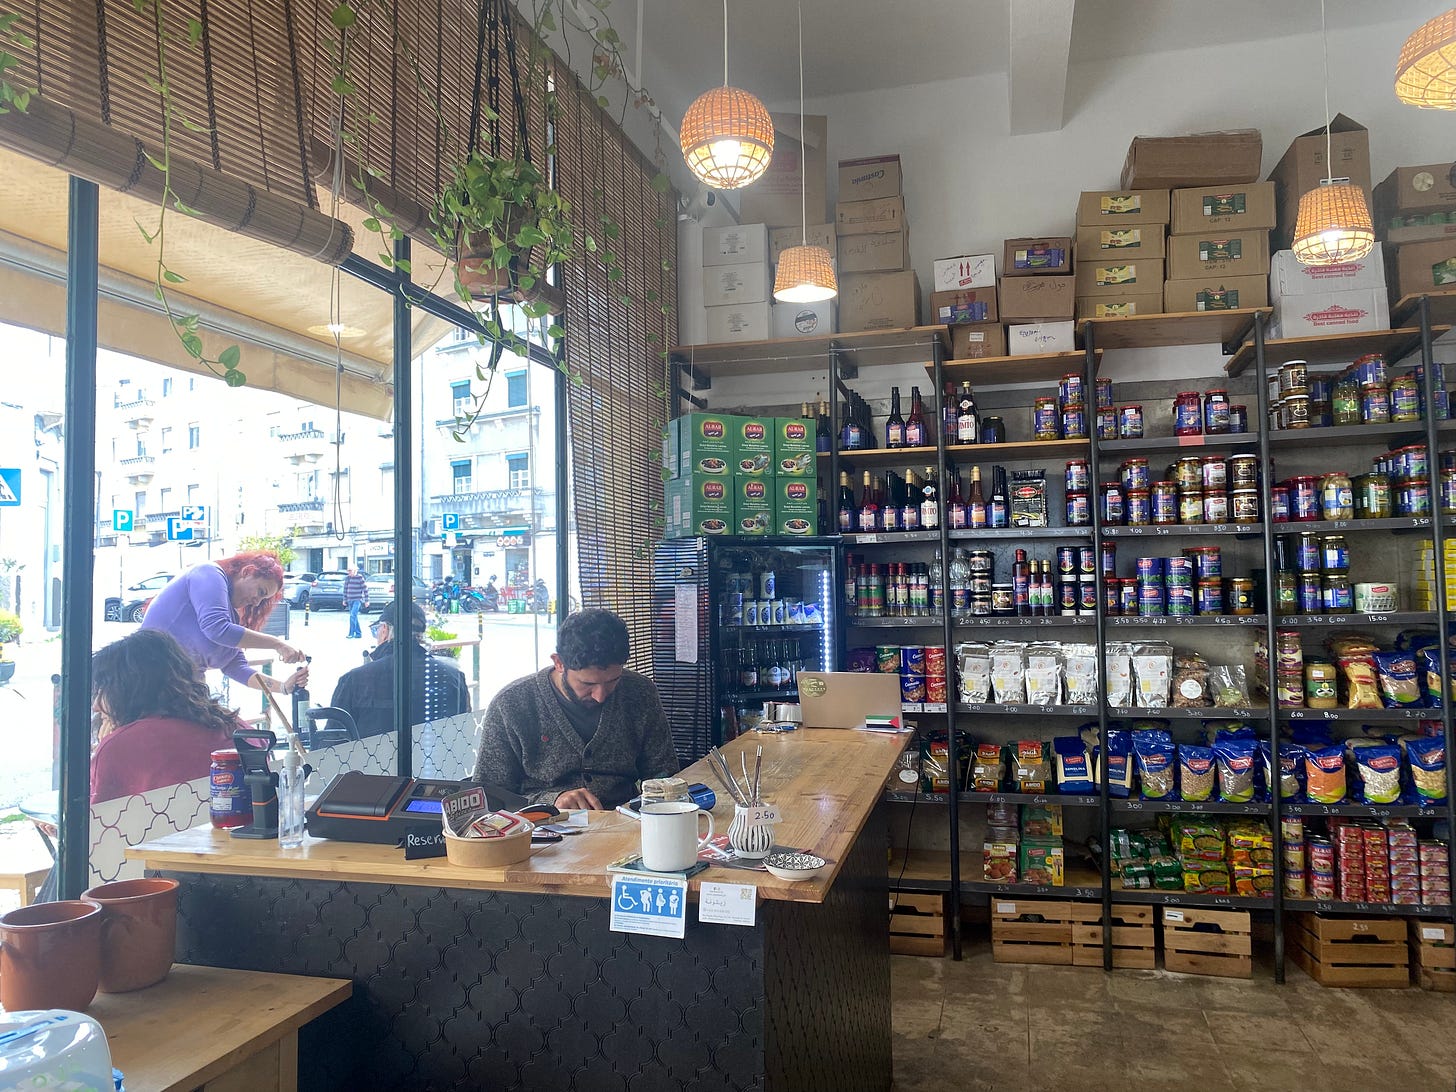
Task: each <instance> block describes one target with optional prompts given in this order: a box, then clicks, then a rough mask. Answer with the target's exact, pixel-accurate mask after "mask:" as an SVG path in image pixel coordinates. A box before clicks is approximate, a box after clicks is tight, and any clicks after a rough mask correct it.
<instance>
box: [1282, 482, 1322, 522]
mask: <svg viewBox="0 0 1456 1092" xmlns="http://www.w3.org/2000/svg"><path fill="white" fill-rule="evenodd" d="M1285 484H1286V486H1287V487H1288V490H1289V518H1290V519H1291V520H1294V521H1296V522H1304V521H1308V520H1316V519H1321V518H1322V517H1321V515H1320V488H1319V479H1318V478H1316V477H1313V476H1312V475H1302V476H1300V477H1297V478H1290V479H1289V481H1288V482H1286V483H1285Z"/></svg>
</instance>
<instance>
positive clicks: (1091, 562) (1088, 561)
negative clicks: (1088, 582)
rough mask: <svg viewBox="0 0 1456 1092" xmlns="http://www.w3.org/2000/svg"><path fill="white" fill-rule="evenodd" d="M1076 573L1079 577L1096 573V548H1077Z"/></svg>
mask: <svg viewBox="0 0 1456 1092" xmlns="http://www.w3.org/2000/svg"><path fill="white" fill-rule="evenodd" d="M1077 572H1078V574H1081V575H1092V574H1095V573H1096V572H1097V548H1096V547H1095V546H1078V547H1077Z"/></svg>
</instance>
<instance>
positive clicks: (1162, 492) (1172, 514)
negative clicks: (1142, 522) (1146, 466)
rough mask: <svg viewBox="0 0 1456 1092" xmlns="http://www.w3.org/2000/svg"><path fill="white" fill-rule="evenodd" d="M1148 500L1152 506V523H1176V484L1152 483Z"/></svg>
mask: <svg viewBox="0 0 1456 1092" xmlns="http://www.w3.org/2000/svg"><path fill="white" fill-rule="evenodd" d="M1150 499H1151V500H1152V505H1153V508H1152V522H1153V523H1155V524H1169V523H1177V522H1178V486H1177V484H1176V483H1174V482H1154V483H1153V488H1152V490H1151V492H1150ZM1129 522H1130V521H1129Z"/></svg>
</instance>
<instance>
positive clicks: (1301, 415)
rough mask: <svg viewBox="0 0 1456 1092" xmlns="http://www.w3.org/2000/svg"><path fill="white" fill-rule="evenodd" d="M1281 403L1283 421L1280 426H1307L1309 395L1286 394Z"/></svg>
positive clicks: (1288, 427)
mask: <svg viewBox="0 0 1456 1092" xmlns="http://www.w3.org/2000/svg"><path fill="white" fill-rule="evenodd" d="M1281 405H1282V407H1283V414H1284V421H1283V424H1281V425H1280V426H1279V427H1280V428H1286V429H1290V428H1309V395H1307V394H1291V395H1287V396H1285V398H1284V400H1283V402H1282V403H1281Z"/></svg>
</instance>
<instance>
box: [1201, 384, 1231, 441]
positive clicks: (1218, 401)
mask: <svg viewBox="0 0 1456 1092" xmlns="http://www.w3.org/2000/svg"><path fill="white" fill-rule="evenodd" d="M1228 430H1229V396H1228V391H1226V390H1221V389H1215V390H1211V391H1209V392H1208V393H1207V394H1205V395H1204V397H1203V431H1204V432H1206V433H1207V434H1208V435H1210V436H1218V435H1222V434H1224V433H1227V432H1228Z"/></svg>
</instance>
